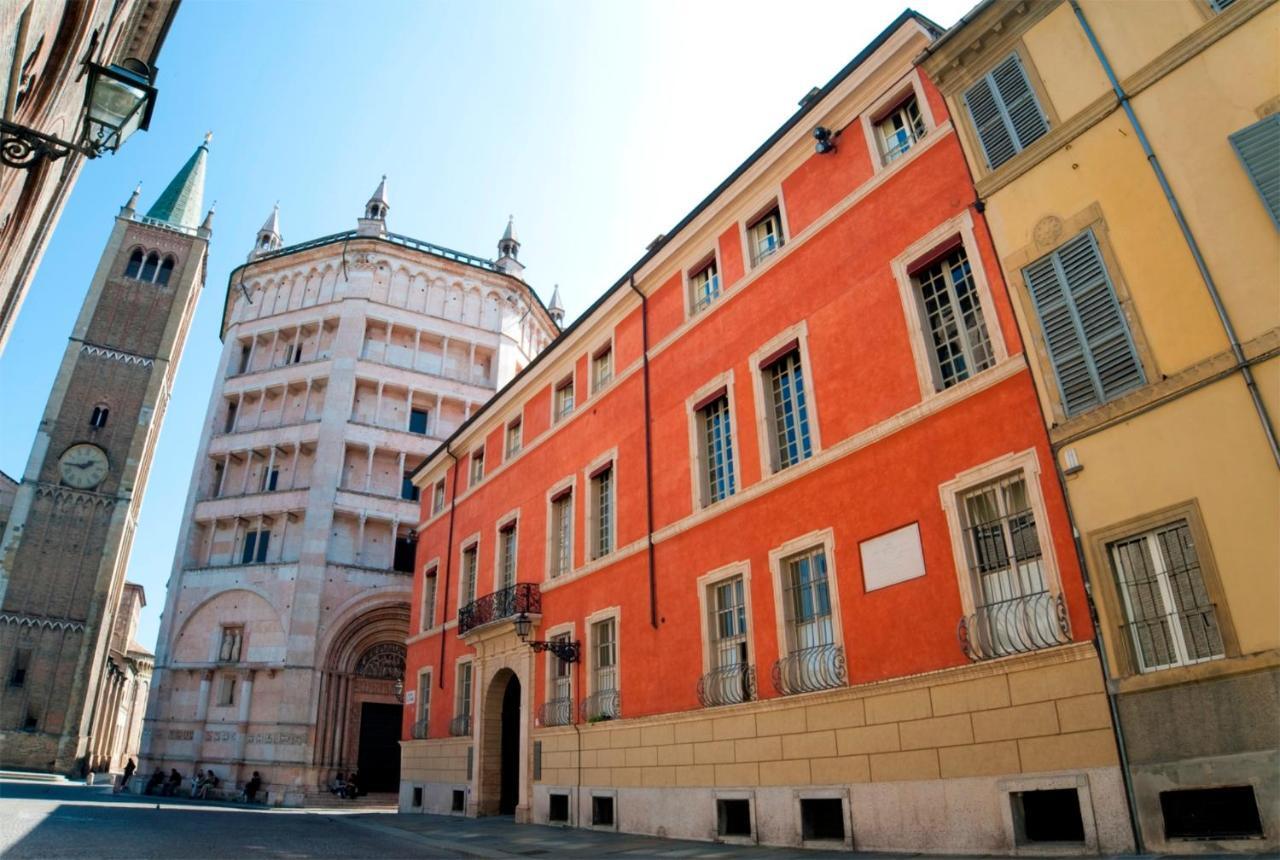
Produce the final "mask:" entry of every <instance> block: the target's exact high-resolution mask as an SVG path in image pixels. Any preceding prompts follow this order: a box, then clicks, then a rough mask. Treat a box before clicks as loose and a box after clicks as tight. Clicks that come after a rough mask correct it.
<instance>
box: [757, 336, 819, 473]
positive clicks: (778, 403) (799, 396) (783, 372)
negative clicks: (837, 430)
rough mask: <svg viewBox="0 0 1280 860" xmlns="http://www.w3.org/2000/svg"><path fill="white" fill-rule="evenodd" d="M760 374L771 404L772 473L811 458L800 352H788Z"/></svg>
mask: <svg viewBox="0 0 1280 860" xmlns="http://www.w3.org/2000/svg"><path fill="white" fill-rule="evenodd" d="M763 372H764V376H765V389H766V392H767V396H768V397H769V400H770V408H769V412H768V420H769V444H770V448H771V449H772V455H773V470H774V471H775V472H777V471H780V470H782V469H785V468H787V467H788V466H794V465H795V464H796V463H799V462H800V461H801V460H806V459H808V458H809V457H810V456H812V455H813V446H812V443H811V442H810V440H809V411H808V407H807V406H806V403H805V386H804V371H803V369H802V368H801V366H800V350H799V349H792V350H790V351H789V352H787V353H786V354H785V355H783V356H782V357H781V358H778V359H777V360H775V361H774V362H773V363H772V364H769V365H768V366H767V367H765V368H764V369H763Z"/></svg>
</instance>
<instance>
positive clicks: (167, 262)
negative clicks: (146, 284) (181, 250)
mask: <svg viewBox="0 0 1280 860" xmlns="http://www.w3.org/2000/svg"><path fill="white" fill-rule="evenodd" d="M172 274H173V257H172V256H169V257H165V258H164V262H163V263H161V264H160V273H159V274H158V275H156V283H157V284H159V285H160V286H162V287H163V286H165V285H166V284H168V283H169V276H170V275H172Z"/></svg>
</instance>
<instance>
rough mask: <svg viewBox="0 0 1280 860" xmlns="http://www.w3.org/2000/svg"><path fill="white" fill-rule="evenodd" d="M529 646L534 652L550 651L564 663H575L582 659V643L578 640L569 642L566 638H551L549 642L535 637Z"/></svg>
mask: <svg viewBox="0 0 1280 860" xmlns="http://www.w3.org/2000/svg"><path fill="white" fill-rule="evenodd" d="M529 647H530V648H532V649H533V651H534V653H535V654H536V653H540V652H542V651H550V652H551V653H552V654H554V655H556V656H557V657H559V658H560V659H561V660H563V661H564V662H566V663H577V662H578V661H579V660H580V659H582V644H581V643H580V642H578V641H576V640H575V641H573V642H570V641H568V640H567V639H552V640H551V641H549V642H544V641H542V640H538V639H535V640H534V641H532V642H530V643H529Z"/></svg>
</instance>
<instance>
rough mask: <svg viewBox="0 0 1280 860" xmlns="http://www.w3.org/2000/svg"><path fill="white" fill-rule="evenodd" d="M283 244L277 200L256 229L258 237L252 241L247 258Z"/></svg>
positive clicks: (275, 248)
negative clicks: (251, 248) (259, 227)
mask: <svg viewBox="0 0 1280 860" xmlns="http://www.w3.org/2000/svg"><path fill="white" fill-rule="evenodd" d="M283 245H284V238H283V237H282V236H281V235H280V201H279V200H277V201H276V205H275V206H274V207H273V208H272V209H271V214H270V215H268V216H267V220H266V221H264V222H262V228H261V229H260V230H258V238H257V239H255V240H254V242H253V250H252V251H250V252H249V259H250V260H254V259H257V258H258V257H261V256H262V255H263V254H270V253H271V252H272V251H277V250H279V249H280V247H281V246H283Z"/></svg>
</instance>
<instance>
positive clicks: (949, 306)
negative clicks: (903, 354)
mask: <svg viewBox="0 0 1280 860" xmlns="http://www.w3.org/2000/svg"><path fill="white" fill-rule="evenodd" d="M912 281H913V282H914V284H915V289H916V300H917V301H918V302H919V303H920V315H921V318H922V319H921V322H922V323H923V327H924V331H925V337H926V340H927V345H928V348H929V358H930V364H931V365H932V369H933V384H934V387H935V388H937V390H939V391H941V390H943V389H944V388H950V387H951V386H952V385H955V384H956V383H957V382H963V381H964V380H966V379H968V378H969V377H970V376H972V375H973V374H975V373H978V372H979V371H982V370H986V369H987V368H988V367H991V365H993V364H995V355H994V353H993V352H992V349H991V339H990V338H989V337H988V335H987V324H986V320H985V319H984V318H983V315H982V304H981V302H980V300H979V298H978V290H977V286H976V284H975V283H974V279H973V271H972V269H971V268H970V266H969V258H968V256H967V255H966V254H965V250H964V248H962V247H961V248H956V249H955V250H954V251H951V252H950V253H948V254H947V255H946V256H944V257H943V258H941V259H939V260H937V261H936V262H933V263H930V264H929V265H928V266H925V267H924V268H922V269H920V270H919V271H917V272H916V273H915V274H913V275H912Z"/></svg>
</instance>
